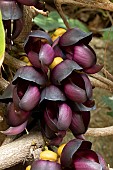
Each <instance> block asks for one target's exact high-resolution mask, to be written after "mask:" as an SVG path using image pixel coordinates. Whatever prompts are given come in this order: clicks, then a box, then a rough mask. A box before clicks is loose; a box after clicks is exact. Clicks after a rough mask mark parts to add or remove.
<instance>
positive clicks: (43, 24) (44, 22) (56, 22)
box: [33, 11, 89, 32]
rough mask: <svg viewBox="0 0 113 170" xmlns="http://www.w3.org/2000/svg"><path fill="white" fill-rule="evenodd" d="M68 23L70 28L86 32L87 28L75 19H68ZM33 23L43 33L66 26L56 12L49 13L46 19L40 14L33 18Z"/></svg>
mask: <svg viewBox="0 0 113 170" xmlns="http://www.w3.org/2000/svg"><path fill="white" fill-rule="evenodd" d="M67 20H68V22H69V24H70V26H71V28H74V27H78V28H80V29H81V30H82V31H85V32H88V31H89V30H88V28H87V27H86V26H85V25H84V24H83V23H82V22H80V21H79V20H77V19H68V18H67ZM33 21H34V23H35V24H36V25H38V26H39V27H40V28H42V29H43V30H45V31H53V30H55V29H57V28H65V29H66V26H65V24H64V22H63V20H62V18H61V17H60V15H59V14H58V12H56V11H52V12H50V13H49V15H48V17H46V16H43V15H41V14H38V15H37V16H36V17H35V18H34V20H33Z"/></svg>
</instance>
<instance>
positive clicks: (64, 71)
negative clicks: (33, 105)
mask: <svg viewBox="0 0 113 170" xmlns="http://www.w3.org/2000/svg"><path fill="white" fill-rule="evenodd" d="M74 70H82V67H80V66H79V65H78V64H77V63H76V62H74V61H72V60H68V59H67V60H64V61H62V62H61V63H60V64H58V65H57V66H56V67H54V69H53V70H52V72H51V81H52V82H53V83H54V84H56V85H57V84H60V82H61V81H62V80H64V79H65V78H66V77H68V76H69V75H70V74H71V73H72V72H73V71H74Z"/></svg>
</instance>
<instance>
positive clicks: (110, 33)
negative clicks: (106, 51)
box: [100, 26, 113, 41]
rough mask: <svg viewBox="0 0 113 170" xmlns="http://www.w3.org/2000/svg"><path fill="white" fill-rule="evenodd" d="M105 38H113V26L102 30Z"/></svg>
mask: <svg viewBox="0 0 113 170" xmlns="http://www.w3.org/2000/svg"><path fill="white" fill-rule="evenodd" d="M100 32H102V37H103V40H110V41H112V40H113V26H111V27H109V28H105V29H102V30H100Z"/></svg>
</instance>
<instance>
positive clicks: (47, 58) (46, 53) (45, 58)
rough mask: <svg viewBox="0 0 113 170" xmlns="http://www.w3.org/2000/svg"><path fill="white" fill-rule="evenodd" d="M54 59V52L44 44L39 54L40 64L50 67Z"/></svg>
mask: <svg viewBox="0 0 113 170" xmlns="http://www.w3.org/2000/svg"><path fill="white" fill-rule="evenodd" d="M53 59H54V50H53V48H52V47H51V46H50V45H49V44H44V45H43V46H42V47H41V49H40V52H39V60H40V62H41V63H42V64H45V65H50V64H51V63H52V61H53Z"/></svg>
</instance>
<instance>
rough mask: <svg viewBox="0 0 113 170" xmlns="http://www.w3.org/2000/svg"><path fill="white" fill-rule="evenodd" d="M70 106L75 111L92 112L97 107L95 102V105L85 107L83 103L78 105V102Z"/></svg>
mask: <svg viewBox="0 0 113 170" xmlns="http://www.w3.org/2000/svg"><path fill="white" fill-rule="evenodd" d="M70 106H71V108H72V110H73V111H75V112H76V111H91V110H95V109H96V106H95V103H94V102H93V105H92V104H91V105H88V106H86V105H84V104H83V103H76V102H71V103H70Z"/></svg>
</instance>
